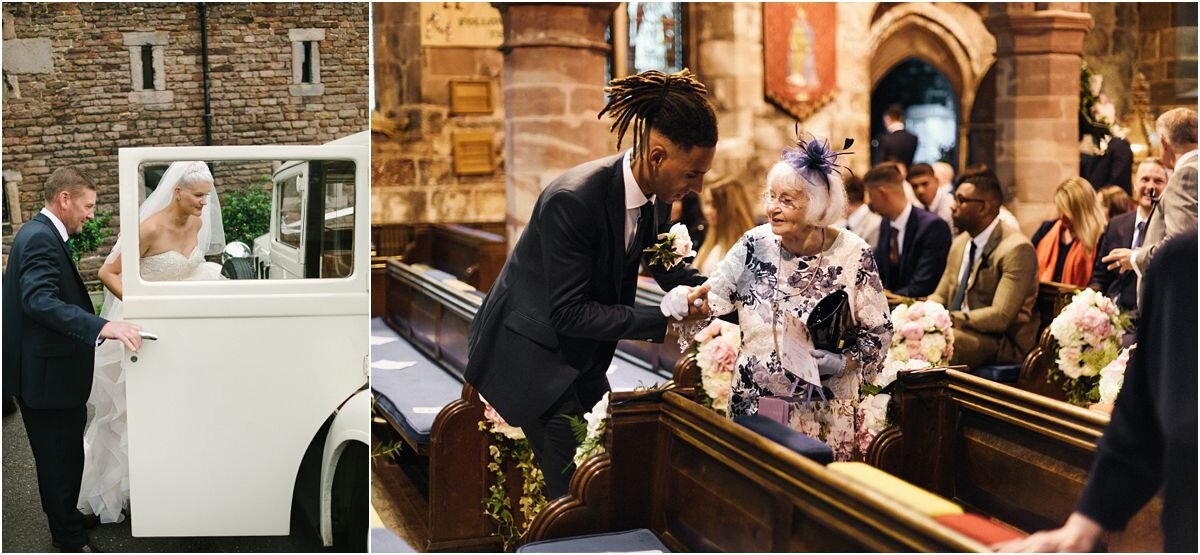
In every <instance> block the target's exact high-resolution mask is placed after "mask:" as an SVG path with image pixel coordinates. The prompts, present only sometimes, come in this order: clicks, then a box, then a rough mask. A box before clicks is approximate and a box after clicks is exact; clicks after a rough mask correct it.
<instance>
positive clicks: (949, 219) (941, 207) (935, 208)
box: [925, 188, 957, 235]
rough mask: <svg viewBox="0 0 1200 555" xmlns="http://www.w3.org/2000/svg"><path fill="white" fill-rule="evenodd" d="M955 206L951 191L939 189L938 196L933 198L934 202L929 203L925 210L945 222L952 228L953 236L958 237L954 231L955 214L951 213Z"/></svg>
mask: <svg viewBox="0 0 1200 555" xmlns="http://www.w3.org/2000/svg"><path fill="white" fill-rule="evenodd" d="M947 189H948V188H947ZM953 204H954V194H953V193H951V192H949V191H946V192H942V190H941V189H938V192H937V194H936V195H934V197H933V202H931V203H929V206H926V207H925V209H926V210H928V211H930V212H933V213H934V214H936V215H937V217H939V218H941V219H942V220H944V221H945V222H946V223H947V224H948V225H949V226H950V233H951V235H957V233H955V229H954V213H953V212H951V206H952V205H953Z"/></svg>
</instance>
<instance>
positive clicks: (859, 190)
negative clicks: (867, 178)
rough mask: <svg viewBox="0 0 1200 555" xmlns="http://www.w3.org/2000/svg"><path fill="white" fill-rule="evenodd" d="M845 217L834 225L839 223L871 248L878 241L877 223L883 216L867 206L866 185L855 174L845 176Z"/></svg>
mask: <svg viewBox="0 0 1200 555" xmlns="http://www.w3.org/2000/svg"><path fill="white" fill-rule="evenodd" d="M845 183H846V199H847V200H848V201H849V202H847V204H846V218H845V219H844V220H842V221H839V222H838V223H836V224H834V225H839V226H841V227H843V228H845V229H846V230H848V231H849V232H850V233H853V234H855V235H857V236H859V237H861V238H862V240H863V241H866V242H867V244H868V245H871V247H872V248H874V247H875V243H876V242H878V241H879V223H880V222H881V221H883V216H880V215H879V214H876V213H874V212H872V211H871V207H870V206H867V201H866V187H865V186H864V185H863V181H862V178H860V177H858V176H857V175H850V176H847V177H846V181H845Z"/></svg>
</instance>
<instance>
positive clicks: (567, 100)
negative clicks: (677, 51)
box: [493, 3, 628, 250]
mask: <svg viewBox="0 0 1200 555" xmlns="http://www.w3.org/2000/svg"><path fill="white" fill-rule="evenodd" d="M493 5H494V6H496V7H497V8H498V9H499V10H500V13H501V17H502V20H503V23H504V43H503V44H502V45H501V46H500V49H501V51H502V52H503V53H504V111H505V118H504V153H505V158H506V160H505V180H506V182H505V191H506V198H507V205H508V206H507V218H506V219H507V235H508V246H509V249H510V250H511V249H512V247H513V246H514V245H515V244H516V242H517V239H519V238H520V237H521V232H522V231H524V230H525V225H526V224H527V223H529V216H530V214H531V213H532V211H533V207H534V204H535V203H536V202H537V197H538V194H540V193H541V191H542V188H543V187H545V186H546V185H547V184H548V183H550V181H551V180H553V179H554V178H555V177H558V176H559V175H560V174H562V173H563V172H564V171H566V170H568V169H570V168H572V167H574V166H576V165H579V164H581V163H583V162H586V161H588V160H592V159H595V158H600V157H602V156H605V155H608V154H615V151H613V149H612V148H611V147H610V144H611V143H610V139H609V133H608V126H609V124H610V122H609V120H608V119H605V120H603V121H602V120H598V119H596V113H597V112H599V111H600V109H601V108H603V107H604V100H605V99H604V87H605V85H606V84H607V83H606V82H605V63H606V61H607V57H608V53H609V50H610V47H609V44H608V42H607V41H605V39H604V31H605V29H606V28H607V26H608V23H609V20H610V18H611V16H612V12H613V9H614V8H615V7H616V5H617V4H615V3H596V4H571V3H563V4H520V3H493ZM626 146H628V145H626Z"/></svg>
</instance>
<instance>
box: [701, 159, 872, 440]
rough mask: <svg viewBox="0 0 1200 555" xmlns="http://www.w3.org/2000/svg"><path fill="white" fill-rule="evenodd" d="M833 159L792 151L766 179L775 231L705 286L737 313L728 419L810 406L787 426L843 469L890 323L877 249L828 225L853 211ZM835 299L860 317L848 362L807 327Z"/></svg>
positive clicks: (737, 248)
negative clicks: (770, 403) (772, 405)
mask: <svg viewBox="0 0 1200 555" xmlns="http://www.w3.org/2000/svg"><path fill="white" fill-rule="evenodd" d="M813 141H815V139H813ZM836 160H837V156H836V153H831V152H829V150H828V145H827V143H825V142H824V141H821V142H819V143H817V144H814V143H812V142H805V141H803V140H801V141H800V145H799V148H789V149H785V150H784V152H783V156H782V160H781V161H780V162H779V163H777V164H775V166H774V167H773V168H771V171H770V173H769V174H768V175H767V193H766V213H767V217H768V218H769V220H770V221H769V223H768V224H766V225H762V226H759V227H756V228H754V229H752V230H750V231H748V232H746V234H745V235H743V236H742V238H741V239H740V240H739V241H738V242H737V244H736V245H734V247H733V248H732V249H731V250H730V251H729V253H728V254H727V255H726V256H725V259H724V260H722V261H721V263H720V264H719V265H718V266H717V271H716V272H714V273H713V275H712V277H710V278H709V280H708V281H707V282H706V284H707V285H709V286H711V289H710V290H709V293H708V301H709V303H710V307H711V309H712V313H713V314H714V315H722V314H728V313H730V312H733V311H737V314H738V319H739V322H740V324H739V325H740V326H741V333H742V346H741V351H740V353H739V354H738V359H737V370H736V371H735V373H734V383H733V394H732V400H731V405H730V413H731V416H732V417H738V416H742V415H745V414H754V413H757V412H758V410H759V402H760V399H762V398H765V397H768V396H785V397H800V398H808V399H809V400H808V401H798V400H792V401H790V403H791V404H790V405H789V406H790V407H791V414H792V416H791V418H790V419H789V423H790V425H791V426H792V427H793V428H796V429H798V430H799V431H801V432H802V433H806V434H808V435H810V436H812V437H817V438H819V439H821V440H822V441H825V442H826V443H828V444H829V445H830V447H832V448H833V452H834V458H835V459H837V460H839V461H846V460H850V459H851V458H852V457H854V456H855V454H856V453H857V455H858V456H862V455H863V453H862V452H861V451H862V449H861V448H856V438H855V435H856V432H860V433H865V431H863V430H858V429H856V426H860V425H861V422H857V419H856V418H855V413H856V410H857V408H858V405H859V401H860V398H861V397H860V395H861V394H860V392H859V385H861V384H862V383H863V381H864V380H870V379H871V378H873V377H874V375H875V374H876V373H877V372H878V371H879V370H880V368H881V366H882V364H883V360H884V357H885V356H886V354H887V349H888V346H889V345H891V340H892V323H891V320H890V318H889V313H888V305H887V301H886V300H885V299H884V296H883V285H882V284H881V283H880V282H879V275H878V273H877V271H876V269H875V258H874V256H873V255H872V254H871V248H870V246H869V245H867V243H866V242H864V241H863V240H862V239H861V238H859V237H858V236H857V235H855V234H853V233H846V232H845V231H842V230H840V229H838V228H836V227H833V226H831V225H830V224H831V223H833V222H834V221H835V220H837V218H838V217H839V216H841V215H842V214H843V213H844V211H845V206H846V193H845V190H844V189H843V188H842V178H841V176H840V175H839V173H838V171H836V170H837V169H838V166H837V162H836ZM837 291H844V292H845V294H846V295H847V296H848V303H849V304H848V305H847V306H848V307H849V308H850V310H851V312H852V314H853V317H854V336H855V343H854V344H853V346H850V347H847V348H846V349H845V351H844V352H843V353H842V354H838V353H833V352H829V351H826V350H821V349H814V348H813V340H812V335H811V334H810V332H809V330H808V326H807V324H806V322H807V321H808V317H809V313H810V311H811V310H812V309H813V307H815V306H816V304H817V303H818V302H819V301H821V300H822V299H824V298H825V297H826V296H827V295H829V294H831V293H834V292H837ZM826 388H827V389H828V390H830V391H831V393H832V397H831V398H830V397H829V395H830V394H829V393H826ZM859 440H861V436H860V438H859ZM858 445H859V447H861V446H862V445H864V444H861V443H859V444H858Z"/></svg>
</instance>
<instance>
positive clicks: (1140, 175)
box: [1088, 158, 1167, 312]
mask: <svg viewBox="0 0 1200 555" xmlns="http://www.w3.org/2000/svg"><path fill="white" fill-rule="evenodd" d="M1166 186H1167V170H1166V168H1164V167H1163V163H1162V160H1159V159H1158V158H1147V159H1145V160H1143V161H1142V163H1141V164H1140V165H1138V171H1137V177H1135V178H1134V180H1133V192H1134V194H1136V195H1137V210H1134V211H1131V212H1126V213H1124V214H1121V215H1119V216H1117V217H1115V218H1113V219H1111V220H1109V222H1108V227H1107V228H1105V230H1104V236H1103V237H1101V238H1100V247H1099V248H1098V249H1096V252H1097V256H1096V261H1095V263H1094V264H1092V279H1091V281H1089V282H1088V287H1091V288H1092V289H1096V290H1098V291H1100V292H1101V293H1104V295H1105V296H1107V297H1108V298H1110V299H1112V300H1113V302H1115V303H1117V306H1118V307H1120V308H1121V310H1122V311H1124V312H1136V311H1137V275H1136V274H1134V273H1133V272H1118V271H1116V270H1112V269H1109V267H1108V264H1105V263H1104V260H1103V259H1102V257H1103V256H1105V255H1107V254H1108V253H1110V252H1112V251H1113V249H1118V248H1127V249H1134V250H1136V249H1137V248H1138V247H1140V246H1142V243H1143V242H1144V241H1145V240H1146V224H1147V220H1148V219H1149V217H1150V210H1151V208H1153V206H1154V199H1155V198H1158V196H1159V195H1161V194H1162V191H1163V189H1165V188H1166ZM1117 190H1118V191H1119V190H1120V189H1117Z"/></svg>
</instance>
